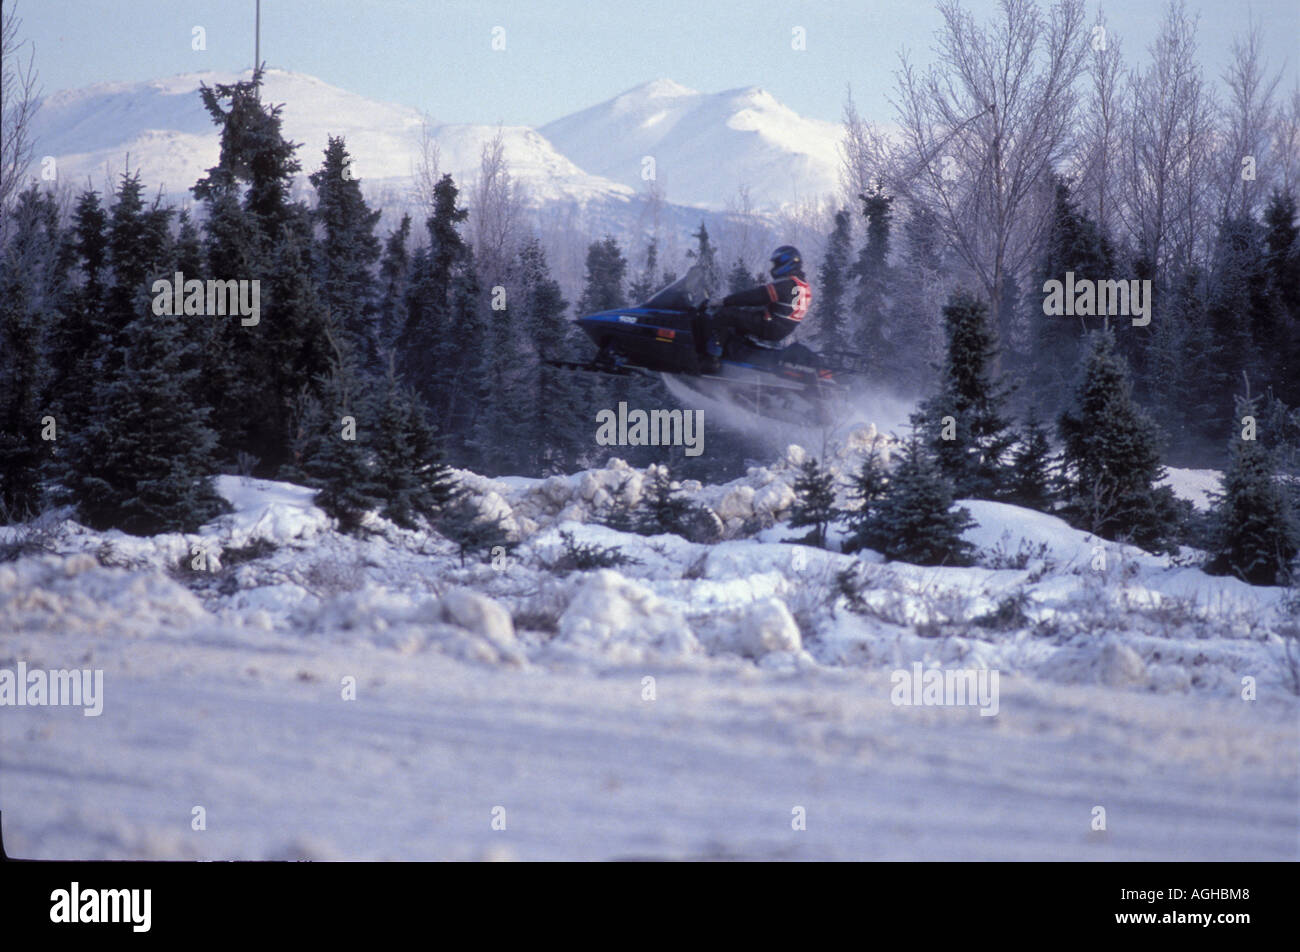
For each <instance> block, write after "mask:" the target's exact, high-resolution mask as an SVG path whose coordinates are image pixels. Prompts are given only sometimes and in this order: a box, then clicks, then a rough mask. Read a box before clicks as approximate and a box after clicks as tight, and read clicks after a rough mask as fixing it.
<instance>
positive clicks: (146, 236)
mask: <svg viewBox="0 0 1300 952" xmlns="http://www.w3.org/2000/svg"><path fill="white" fill-rule="evenodd" d="M168 216H169V212H167V211H166V210H162V209H159V208H157V207H156V206H155V207H153V208H146V207H144V205H143V203H142V202H141V201H140V184H139V179H138V177H136V176H130V175H128V176H123V179H122V184H121V186H120V188H119V190H118V194H117V202H116V203H115V205H114V207H113V210H112V214H111V216H110V226H109V230H108V244H107V258H108V260H109V261H110V262H111V263H112V266H113V280H112V283H111V284H110V285H109V286H108V287H107V288H106V291H105V299H106V304H105V308H104V310H105V315H106V321H107V326H108V328H109V329H110V330H112V331H113V334H112V336H111V337H106V338H104V339H102V341H101V346H104V347H106V349H107V351H106V354H105V357H104V359H103V360H102V361H100V362H99V363H98V365H97V366H98V367H99V368H100V371H101V374H102V376H101V377H100V379H99V380H98V381H97V382H96V387H95V390H94V392H93V397H92V402H91V405H90V412H89V414H88V418H87V419H85V420H83V421H79V422H77V423H75V424H74V425H73V426H72V427H71V428H70V429H71V431H72V432H71V433H70V435H69V437H68V440H67V456H66V458H62V459H61V463H60V468H61V482H62V484H63V486H64V488H65V490H66V492H67V493H68V496H69V499H70V501H71V502H73V503H74V504H75V505H76V507H77V512H78V515H79V518H80V519H81V520H82V521H84V522H85V523H86V524H88V525H90V526H91V527H93V528H96V529H108V528H117V529H121V530H122V531H124V532H130V533H134V534H140V535H151V534H155V533H159V532H177V531H193V530H195V529H197V528H198V527H199V526H200V525H201V524H203V523H204V522H206V521H208V520H209V519H211V518H212V517H213V516H215V515H217V514H218V513H219V512H221V511H222V510H223V509H224V508H225V504H224V502H223V501H222V500H221V499H220V497H219V496H217V494H216V492H215V490H214V489H213V486H212V474H213V472H214V469H215V462H214V459H213V450H214V448H215V445H216V436H215V434H214V433H213V431H212V430H211V428H210V427H209V425H208V413H209V411H208V408H207V407H206V406H203V405H202V404H200V403H199V402H197V401H196V399H195V394H196V393H198V392H199V387H198V382H199V374H200V369H199V368H200V365H199V358H198V354H197V345H196V343H195V340H194V338H193V337H192V336H191V335H190V334H189V333H188V330H189V329H188V327H187V323H186V318H185V317H184V316H174V315H173V316H168V315H156V314H154V313H153V308H152V295H151V294H150V291H149V289H150V288H151V285H152V279H153V278H154V277H156V276H159V275H163V274H168V273H169V272H170V271H171V269H172V268H173V267H174V264H175V258H174V251H173V249H171V248H170V246H169V242H168V241H167V230H166V221H167V218H168Z"/></svg>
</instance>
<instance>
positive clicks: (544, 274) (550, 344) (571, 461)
mask: <svg viewBox="0 0 1300 952" xmlns="http://www.w3.org/2000/svg"><path fill="white" fill-rule="evenodd" d="M519 271H520V279H521V283H522V292H523V296H524V313H525V318H524V320H525V327H526V330H527V333H528V336H529V337H530V338H531V339H532V342H533V347H534V349H535V350H536V353H537V360H536V363H535V372H534V377H533V380H532V388H531V389H532V392H531V393H530V394H529V395H528V396H527V399H526V402H525V404H524V412H523V414H522V415H524V416H525V417H526V418H527V419H528V421H529V422H528V430H527V433H528V465H529V468H530V470H531V471H532V472H533V473H535V474H543V473H556V472H568V471H569V470H570V469H571V468H572V467H574V466H575V465H577V464H578V462H579V460H580V459H581V458H582V456H583V454H584V452H585V451H586V450H587V447H588V445H589V444H590V440H591V435H590V432H589V431H588V430H587V429H586V428H585V425H584V424H585V421H586V419H587V417H588V409H589V408H590V406H591V402H590V396H589V394H588V393H587V387H586V381H585V380H584V379H583V378H582V377H580V376H578V375H575V374H574V373H573V372H572V371H569V370H566V369H564V368H561V367H556V366H553V365H552V364H551V361H556V360H574V359H576V357H577V353H578V349H579V341H577V340H576V338H575V335H574V326H573V324H572V323H571V322H570V321H569V320H568V319H567V318H566V317H565V312H566V310H567V308H568V303H567V302H566V301H565V300H564V297H563V296H562V295H561V293H560V286H559V284H558V283H557V282H556V281H555V280H554V279H553V278H552V277H551V273H550V270H549V268H548V267H547V264H546V254H545V252H544V251H543V250H542V246H541V242H539V241H538V240H537V239H536V238H532V239H530V240H529V241H527V242H525V243H524V246H523V248H522V249H521V250H520V254H519ZM516 412H520V408H516Z"/></svg>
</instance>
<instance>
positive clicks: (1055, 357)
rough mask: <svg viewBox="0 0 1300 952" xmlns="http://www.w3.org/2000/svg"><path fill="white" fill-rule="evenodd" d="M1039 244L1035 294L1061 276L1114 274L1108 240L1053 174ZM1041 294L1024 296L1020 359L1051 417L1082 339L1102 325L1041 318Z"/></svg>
mask: <svg viewBox="0 0 1300 952" xmlns="http://www.w3.org/2000/svg"><path fill="white" fill-rule="evenodd" d="M1044 245H1045V248H1044V252H1043V257H1042V261H1041V263H1040V264H1039V267H1038V274H1037V280H1036V285H1035V288H1036V290H1041V289H1042V287H1043V285H1044V284H1045V283H1046V282H1048V281H1059V282H1062V283H1064V282H1065V280H1066V278H1065V275H1066V273H1067V272H1071V273H1073V274H1074V280H1075V281H1080V280H1088V281H1101V280H1106V279H1108V278H1110V277H1112V275H1113V273H1114V270H1115V261H1114V258H1115V255H1114V252H1113V250H1112V249H1111V246H1110V242H1109V241H1108V240H1107V239H1106V237H1105V236H1104V235H1103V234H1102V233H1101V230H1100V229H1099V228H1098V227H1097V224H1096V223H1095V222H1094V221H1093V220H1092V219H1091V218H1089V217H1088V215H1087V214H1086V213H1085V212H1083V211H1081V210H1080V209H1079V207H1078V205H1077V204H1076V203H1075V202H1074V201H1073V199H1071V197H1070V188H1069V186H1068V185H1067V184H1066V182H1065V180H1064V179H1063V178H1060V177H1059V176H1058V177H1057V178H1056V182H1055V187H1054V196H1053V200H1052V210H1051V216H1050V218H1049V219H1048V226H1047V235H1046V238H1045V241H1044ZM1045 293H1046V292H1043V293H1034V294H1030V295H1028V296H1027V297H1026V300H1025V303H1026V305H1027V313H1026V314H1025V322H1026V323H1027V324H1028V326H1029V341H1028V343H1029V348H1028V352H1027V353H1026V354H1024V355H1021V356H1022V357H1023V359H1024V360H1027V361H1028V362H1029V364H1030V366H1029V375H1028V376H1029V388H1028V389H1029V394H1031V395H1032V397H1033V400H1034V402H1035V403H1036V404H1037V405H1038V406H1040V407H1044V408H1045V409H1046V412H1047V413H1049V414H1050V415H1052V416H1055V415H1056V414H1057V413H1059V412H1060V410H1061V409H1063V407H1064V406H1065V403H1066V402H1067V401H1068V399H1069V396H1068V394H1065V393H1062V388H1061V381H1062V380H1068V379H1069V377H1070V374H1071V373H1072V372H1073V370H1074V368H1075V367H1076V366H1078V363H1079V358H1080V354H1081V342H1082V341H1083V339H1084V335H1085V334H1086V333H1087V332H1089V331H1091V330H1098V329H1100V328H1102V327H1104V326H1105V325H1106V319H1105V318H1104V317H1092V318H1089V317H1069V316H1066V315H1064V314H1059V315H1048V314H1045V313H1044V312H1043V298H1044V295H1045ZM1015 362H1016V363H1020V362H1021V361H1020V360H1017V361H1015Z"/></svg>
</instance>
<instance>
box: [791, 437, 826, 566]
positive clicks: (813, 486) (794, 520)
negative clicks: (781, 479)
mask: <svg viewBox="0 0 1300 952" xmlns="http://www.w3.org/2000/svg"><path fill="white" fill-rule="evenodd" d="M793 488H794V494H795V503H794V506H793V507H792V508H791V512H790V527H791V528H793V529H800V528H803V527H805V526H807V527H809V531H808V534H807V535H805V536H803V537H801V538H799V539H796V540H793V541H796V542H801V543H803V544H805V545H814V546H816V547H817V548H819V549H824V548H826V529H827V527H828V526H829V525H830V524H831V523H832V522H834V521H835V519H836V517H837V515H838V512H837V510H836V508H835V474H834V473H832V472H831V470H830V469H829V468H827V467H825V466H823V465H822V464H821V462H820V461H819V460H816V459H812V458H809V459H806V460H804V462H803V464H802V465H801V466H800V468H799V476H798V477H797V478H796V479H795V481H794V487H793Z"/></svg>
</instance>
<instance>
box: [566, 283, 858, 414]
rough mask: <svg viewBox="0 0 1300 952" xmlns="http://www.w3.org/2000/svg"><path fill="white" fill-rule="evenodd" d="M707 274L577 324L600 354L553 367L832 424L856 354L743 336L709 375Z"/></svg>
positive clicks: (855, 367) (757, 411)
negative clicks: (682, 389) (678, 386)
mask: <svg viewBox="0 0 1300 952" xmlns="http://www.w3.org/2000/svg"><path fill="white" fill-rule="evenodd" d="M710 313H711V312H710V310H709V306H708V294H707V291H706V288H705V282H704V273H703V271H702V270H701V269H700V268H699V267H698V266H695V267H692V268H691V269H690V270H689V271H687V272H686V274H684V275H683V276H682V277H680V278H678V279H677V280H676V281H674V282H673V283H672V284H670V285H668V286H667V287H666V288H664V289H663V290H662V291H659V292H658V293H657V294H655V295H654V296H653V297H651V298H650V300H648V301H646V302H645V303H644V304H640V305H637V306H635V307H624V308H617V309H616V310H612V311H600V312H598V313H596V314H588V315H586V316H585V317H579V318H578V319H577V323H578V326H579V327H581V328H582V329H583V330H584V331H585V332H586V333H587V335H588V336H589V337H590V338H591V339H592V340H593V341H594V342H595V344H596V346H597V348H598V351H597V353H596V356H595V357H594V358H593V359H592V360H591V361H589V362H587V363H577V362H572V361H558V362H556V364H557V365H558V366H563V367H569V368H572V369H576V370H589V371H595V372H598V373H606V374H616V375H630V374H638V373H639V374H644V375H647V376H653V375H654V374H656V373H663V374H671V375H673V376H674V377H675V378H676V379H677V380H679V381H680V382H681V383H683V384H684V385H685V386H686V387H688V388H689V389H690V390H692V391H694V392H696V393H698V394H700V395H701V396H703V397H705V398H708V399H712V400H724V401H727V402H729V403H731V404H734V405H737V406H739V407H740V408H742V409H744V410H747V411H749V412H750V413H754V414H757V415H758V416H761V417H766V418H769V419H774V420H781V421H784V422H787V423H794V424H818V425H820V424H829V423H833V422H835V421H836V418H837V413H838V408H839V407H840V405H842V404H843V403H844V402H845V401H846V400H847V398H848V387H847V385H846V378H848V377H852V376H858V375H862V374H863V373H864V372H865V370H864V363H865V361H864V360H863V358H862V356H861V355H859V354H848V353H842V354H836V355H827V354H817V353H816V352H814V351H812V350H810V349H809V348H807V347H805V346H804V345H803V344H798V343H795V344H790V345H789V346H786V347H780V346H776V345H773V344H770V343H766V342H764V341H759V340H757V339H755V338H752V337H749V336H747V335H744V334H734V333H733V334H732V335H730V337H729V338H728V339H727V341H726V343H725V344H724V349H723V353H722V357H721V360H720V366H719V367H718V369H717V370H711V369H709V367H708V364H707V361H706V359H705V358H703V357H702V356H701V355H700V353H699V351H700V350H701V349H702V348H697V346H696V340H697V339H698V338H699V337H700V336H702V335H704V334H706V333H708V327H709V323H708V318H709V315H710Z"/></svg>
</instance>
